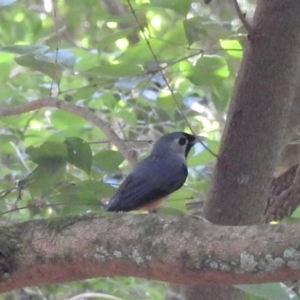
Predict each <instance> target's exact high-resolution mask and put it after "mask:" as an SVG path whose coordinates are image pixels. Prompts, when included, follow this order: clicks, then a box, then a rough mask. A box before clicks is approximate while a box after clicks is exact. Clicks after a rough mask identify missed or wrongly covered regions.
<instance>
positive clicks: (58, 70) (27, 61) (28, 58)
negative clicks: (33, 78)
mask: <svg viewBox="0 0 300 300" xmlns="http://www.w3.org/2000/svg"><path fill="white" fill-rule="evenodd" d="M15 62H16V63H17V64H19V65H20V66H23V67H27V68H29V69H32V70H35V71H39V72H41V73H43V74H45V75H48V76H49V77H50V78H52V79H54V80H56V81H59V80H60V78H61V74H62V67H61V66H59V65H58V64H55V63H53V62H51V61H50V59H49V58H48V57H47V56H46V55H44V54H41V53H38V54H24V55H21V56H19V57H15Z"/></svg>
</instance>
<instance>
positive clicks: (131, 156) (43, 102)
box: [0, 97, 137, 166]
mask: <svg viewBox="0 0 300 300" xmlns="http://www.w3.org/2000/svg"><path fill="white" fill-rule="evenodd" d="M43 107H54V108H58V109H61V110H64V111H67V112H70V113H73V114H75V115H78V116H80V117H82V118H84V119H86V120H87V121H89V122H91V123H92V124H94V125H95V126H97V127H98V128H99V129H100V130H102V131H103V132H104V134H105V135H106V136H107V138H108V139H109V140H110V141H111V142H112V143H113V144H114V145H115V146H116V147H117V148H118V150H119V151H120V153H121V154H122V155H123V156H124V157H125V158H126V159H127V160H128V161H129V163H130V164H131V165H133V166H134V165H135V164H136V163H137V159H136V155H135V153H134V152H133V151H132V150H131V149H129V148H128V147H127V145H126V144H125V143H124V142H123V141H122V140H121V139H120V138H119V137H118V135H117V134H116V133H115V132H114V131H113V129H112V128H111V126H110V125H109V123H108V122H106V121H105V120H102V119H101V118H99V117H98V116H97V115H96V114H95V113H93V112H92V111H91V110H89V109H87V108H85V107H81V106H77V105H75V104H72V103H70V102H66V101H62V100H59V99H57V98H53V97H45V98H41V99H38V100H35V101H32V102H29V103H26V104H22V105H17V106H14V107H6V108H1V109H0V118H1V117H5V116H14V115H19V114H22V113H25V112H29V111H33V110H37V109H40V108H43Z"/></svg>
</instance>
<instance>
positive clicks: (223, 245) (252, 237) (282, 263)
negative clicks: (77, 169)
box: [0, 214, 300, 299]
mask: <svg viewBox="0 0 300 300" xmlns="http://www.w3.org/2000/svg"><path fill="white" fill-rule="evenodd" d="M299 241H300V224H299V223H297V224H283V225H277V226H271V225H259V226H249V227H246V226H234V227H231V226H218V225H213V224H210V223H209V222H204V221H202V220H199V219H197V218H193V217H175V216H163V215H154V214H153V215H147V216H145V215H136V216H132V215H126V214H118V215H112V216H102V217H100V216H91V215H88V216H82V217H78V216H75V217H68V218H60V219H56V220H50V221H49V220H37V221H29V222H25V223H22V224H17V225H13V226H9V227H2V228H1V229H0V279H1V280H0V292H4V291H8V290H12V289H17V288H22V287H26V286H29V285H30V286H31V285H43V284H49V283H50V284H51V283H60V282H65V281H71V280H81V279H86V278H91V277H99V276H109V277H111V276H138V277H144V278H148V279H155V280H162V281H167V282H173V283H180V284H189V285H190V284H198V285H199V284H202V285H205V286H209V285H232V284H239V283H247V282H248V283H250V282H251V283H255V282H257V283H260V282H268V281H280V280H283V279H285V280H292V279H295V278H299V277H300V242H299ZM210 289H211V290H212V288H210ZM183 290H184V293H185V294H187V295H191V294H193V293H192V291H191V290H189V289H188V288H183ZM220 292H221V291H220ZM203 294H205V293H203ZM200 299H201V298H200Z"/></svg>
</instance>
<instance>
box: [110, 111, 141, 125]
mask: <svg viewBox="0 0 300 300" xmlns="http://www.w3.org/2000/svg"><path fill="white" fill-rule="evenodd" d="M115 116H116V117H119V118H121V119H123V120H124V121H125V122H126V123H128V124H130V125H132V126H136V115H135V114H134V113H133V112H130V111H128V109H119V110H118V111H117V112H116V113H115Z"/></svg>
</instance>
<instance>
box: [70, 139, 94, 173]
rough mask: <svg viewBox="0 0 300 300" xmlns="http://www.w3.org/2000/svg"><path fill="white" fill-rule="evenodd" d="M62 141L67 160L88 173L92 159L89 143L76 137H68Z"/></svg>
mask: <svg viewBox="0 0 300 300" xmlns="http://www.w3.org/2000/svg"><path fill="white" fill-rule="evenodd" d="M64 143H65V144H66V146H67V151H68V162H69V163H71V164H73V165H74V166H76V167H77V168H79V169H81V170H83V171H85V172H86V173H87V174H90V172H91V166H92V160H93V155H92V150H91V147H90V145H89V144H88V143H86V142H85V141H84V140H82V139H80V138H77V137H69V138H67V139H66V140H65V142H64Z"/></svg>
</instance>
